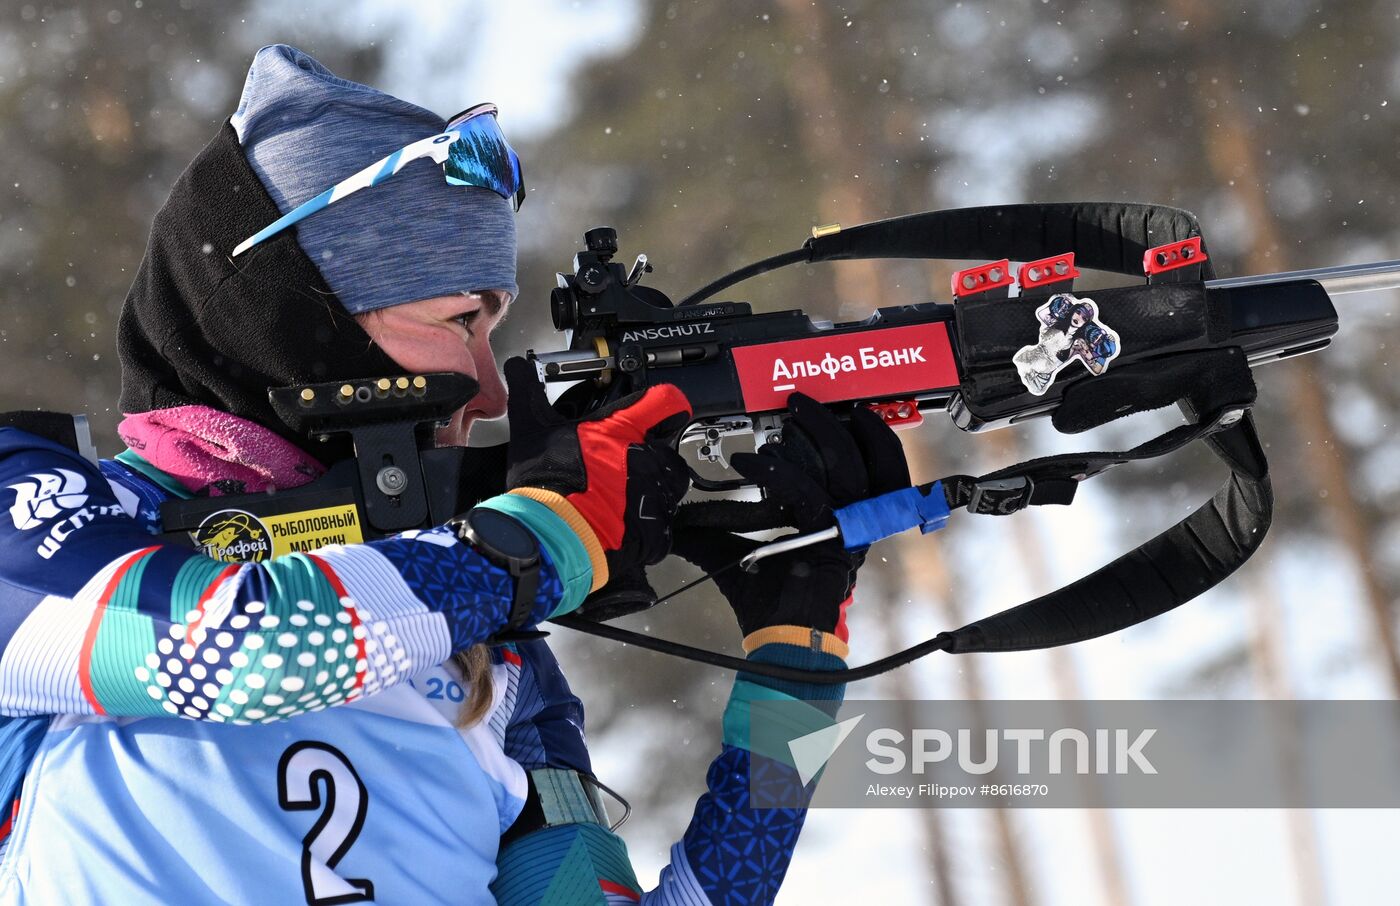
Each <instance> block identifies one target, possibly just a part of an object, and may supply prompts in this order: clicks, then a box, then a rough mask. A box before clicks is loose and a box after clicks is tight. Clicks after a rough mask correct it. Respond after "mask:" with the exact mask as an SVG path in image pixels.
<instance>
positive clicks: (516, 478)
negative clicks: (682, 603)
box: [504, 357, 690, 589]
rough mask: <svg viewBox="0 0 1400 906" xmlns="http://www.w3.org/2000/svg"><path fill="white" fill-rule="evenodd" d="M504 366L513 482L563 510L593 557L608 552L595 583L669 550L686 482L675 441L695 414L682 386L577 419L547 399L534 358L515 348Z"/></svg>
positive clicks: (660, 389) (518, 488) (514, 488)
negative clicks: (521, 354)
mask: <svg viewBox="0 0 1400 906" xmlns="http://www.w3.org/2000/svg"><path fill="white" fill-rule="evenodd" d="M504 371H505V378H506V388H507V391H508V393H509V401H508V403H507V418H508V419H509V420H510V446H509V453H508V460H507V472H506V486H507V487H508V488H510V489H511V492H512V493H517V494H520V493H523V494H525V495H526V496H530V497H534V498H535V499H537V500H541V501H542V502H544V503H546V504H549V505H550V506H551V507H553V508H554V509H555V510H556V512H559V511H560V510H563V512H560V515H561V516H563V517H564V519H565V521H566V522H569V523H570V525H571V527H573V528H574V530H575V531H576V532H578V533H579V535H580V538H581V539H582V540H583V542H584V546H585V547H587V548H588V549H589V555H590V557H597V556H599V555H601V556H602V557H603V558H604V559H605V560H606V568H605V570H604V573H605V574H604V575H602V576H599V575H598V574H597V573H598V572H599V569H598V566H599V564H598V563H597V562H596V561H595V564H594V585H593V587H594V588H595V589H597V588H598V587H600V586H601V585H602V584H604V582H605V581H606V580H607V577H608V574H627V573H632V572H635V571H636V570H637V569H638V568H639V567H641V566H648V565H651V564H653V563H657V562H659V561H660V560H661V559H662V558H664V557H665V556H666V554H667V553H668V552H669V551H670V549H671V521H672V519H673V517H674V516H675V513H676V507H677V506H678V505H679V504H680V501H681V498H682V497H684V496H685V492H686V490H687V489H688V488H689V486H690V473H689V470H688V469H687V468H686V465H685V461H684V460H683V459H681V457H680V455H679V454H678V453H676V451H675V449H674V446H675V439H676V437H677V436H678V435H679V434H680V432H681V431H682V430H683V429H684V428H685V426H686V425H687V424H688V423H689V422H690V404H689V403H688V402H687V401H686V398H685V395H684V394H682V393H681V392H680V390H678V389H676V388H675V387H673V386H671V385H669V384H662V385H658V386H655V387H651V388H649V389H647V390H646V391H644V392H641V393H634V394H631V395H629V396H625V397H623V398H622V399H620V400H618V401H616V402H614V403H611V404H609V405H607V406H604V407H602V408H600V409H598V410H597V411H595V412H591V413H589V414H588V415H586V416H584V417H583V418H582V419H578V420H571V419H567V418H565V417H564V416H563V415H561V414H560V413H559V412H558V411H557V410H556V409H555V408H554V407H553V406H551V405H550V403H549V399H548V397H546V396H545V392H544V385H543V384H541V383H540V380H539V375H538V372H537V371H536V368H535V366H534V365H532V364H531V363H529V362H527V361H526V360H525V359H522V358H519V357H516V358H512V359H509V360H507V361H506V363H505V367H504ZM560 499H562V500H563V501H564V503H565V506H563V507H561V506H559V505H558V501H559V500H560ZM570 510H572V512H570ZM580 520H581V521H582V523H583V525H579V524H578V523H579V521H580ZM590 533H591V535H592V537H591V538H590V537H587V536H588V534H590Z"/></svg>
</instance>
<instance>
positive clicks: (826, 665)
mask: <svg viewBox="0 0 1400 906" xmlns="http://www.w3.org/2000/svg"><path fill="white" fill-rule="evenodd" d="M747 660H749V661H751V662H754V663H760V664H777V665H779V666H782V667H799V668H801V669H804V670H825V671H830V670H842V669H844V668H845V666H846V662H845V661H843V660H841V658H839V657H837V656H836V655H834V654H827V653H826V652H824V651H813V650H812V649H810V648H804V647H802V646H800V645H785V644H782V643H780V642H770V643H769V644H767V645H763V646H760V647H759V648H756V649H754V650H753V651H752V652H750V653H749V656H748V658H747ZM736 679H738V680H741V681H743V682H748V683H754V684H755V685H760V686H767V687H769V688H770V689H776V690H778V691H779V692H782V693H784V694H786V695H789V696H791V697H792V698H796V699H800V700H802V701H812V702H816V701H820V702H832V703H833V704H832V706H831V708H830V709H831V712H832V713H833V714H834V713H835V712H836V708H837V706H839V705H840V703H841V701H842V700H843V699H845V697H846V684H845V683H803V682H793V681H791V680H781V679H773V678H771V677H767V676H760V675H758V674H757V673H745V672H743V671H740V672H739V675H738V677H737V678H736Z"/></svg>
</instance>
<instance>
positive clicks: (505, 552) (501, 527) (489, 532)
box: [449, 507, 540, 631]
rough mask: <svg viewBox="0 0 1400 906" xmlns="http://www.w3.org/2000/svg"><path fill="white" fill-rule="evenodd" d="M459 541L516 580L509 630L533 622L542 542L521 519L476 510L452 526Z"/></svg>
mask: <svg viewBox="0 0 1400 906" xmlns="http://www.w3.org/2000/svg"><path fill="white" fill-rule="evenodd" d="M449 524H450V525H451V526H452V527H453V529H454V530H455V531H456V532H457V538H458V539H459V540H461V541H465V542H466V543H468V544H470V545H472V546H473V547H475V548H476V549H477V550H479V551H481V553H482V554H483V555H484V556H485V557H486V559H487V560H489V561H491V562H492V563H493V564H495V565H496V566H499V567H501V568H502V569H504V570H505V571H506V572H508V573H510V574H511V575H512V576H514V577H515V597H514V598H513V600H512V602H511V606H510V622H508V623H507V624H506V630H507V631H511V630H515V629H519V628H520V627H521V626H524V625H525V622H526V621H527V620H528V619H530V611H531V610H532V609H533V608H534V605H535V591H536V589H538V588H539V584H540V543H539V541H538V540H537V539H536V538H535V535H534V533H533V532H531V531H530V530H529V529H527V528H526V527H525V526H524V525H523V524H522V523H521V522H520V520H519V519H516V518H515V517H514V516H511V515H509V514H507V513H502V512H501V511H500V510H493V509H491V508H490V507H475V508H473V509H470V510H468V511H467V512H466V514H465V515H462V516H458V517H457V518H456V519H453V520H452V521H451V522H450V523H449Z"/></svg>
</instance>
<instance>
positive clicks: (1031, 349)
mask: <svg viewBox="0 0 1400 906" xmlns="http://www.w3.org/2000/svg"><path fill="white" fill-rule="evenodd" d="M1035 316H1036V318H1037V319H1039V321H1040V341H1039V342H1038V343H1036V344H1035V345H1034V346H1023V347H1021V350H1020V351H1019V352H1017V353H1016V355H1015V356H1013V357H1012V359H1011V361H1012V362H1013V363H1015V365H1016V371H1017V373H1018V374H1020V376H1021V383H1023V384H1025V385H1026V389H1027V390H1029V391H1030V392H1031V393H1034V394H1035V395H1036V396H1042V395H1043V394H1044V393H1045V391H1047V390H1049V389H1050V385H1051V384H1053V383H1055V376H1056V375H1057V374H1059V373H1060V369H1062V368H1064V367H1065V366H1066V365H1068V364H1069V363H1070V361H1071V360H1073V359H1078V360H1079V361H1080V362H1083V363H1084V367H1085V368H1087V369H1089V373H1090V374H1103V373H1104V371H1105V370H1106V369H1107V368H1108V363H1109V362H1112V361H1113V360H1114V359H1115V358H1117V357H1118V353H1119V351H1120V348H1121V347H1120V346H1119V344H1118V334H1117V333H1115V332H1114V331H1113V330H1111V329H1110V328H1109V326H1108V325H1107V324H1104V323H1103V322H1102V321H1100V320H1099V309H1098V305H1096V304H1095V302H1094V300H1093V299H1076V298H1075V297H1074V296H1072V295H1070V294H1069V293H1057V294H1055V295H1053V296H1051V297H1050V299H1049V300H1048V301H1047V302H1046V303H1045V304H1044V305H1042V306H1040V307H1039V308H1037V309H1036V310H1035Z"/></svg>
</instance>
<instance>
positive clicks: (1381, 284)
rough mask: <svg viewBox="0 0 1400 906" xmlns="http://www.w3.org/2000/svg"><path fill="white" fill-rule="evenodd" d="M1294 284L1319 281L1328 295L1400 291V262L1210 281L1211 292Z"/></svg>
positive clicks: (1343, 265)
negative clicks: (1290, 282) (1399, 289)
mask: <svg viewBox="0 0 1400 906" xmlns="http://www.w3.org/2000/svg"><path fill="white" fill-rule="evenodd" d="M1292 280H1316V281H1317V282H1318V283H1321V284H1322V288H1323V289H1325V290H1327V293H1328V295H1334V296H1335V295H1341V294H1343V293H1363V292H1370V291H1372V290H1380V289H1397V288H1400V261H1376V262H1372V263H1370V264H1342V265H1338V266H1337V267H1315V268H1312V269H1311V270H1305V271H1285V272H1283V273H1279V274H1256V275H1251V276H1248V277H1225V278H1223V279H1220V280H1210V281H1207V282H1206V286H1209V287H1211V288H1216V287H1220V288H1231V287H1236V286H1260V285H1263V284H1268V283H1286V282H1289V281H1292Z"/></svg>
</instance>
